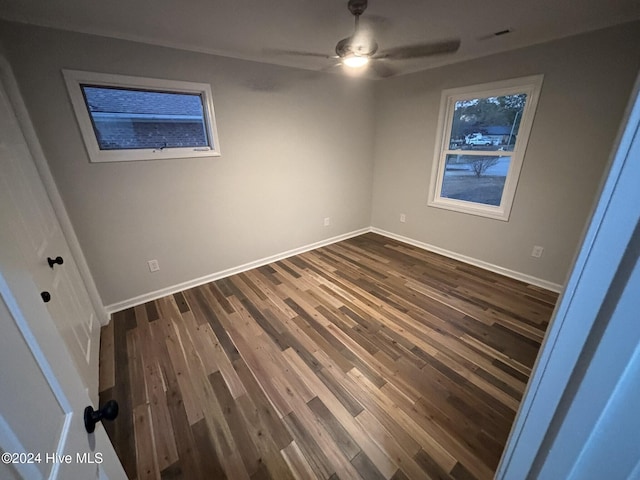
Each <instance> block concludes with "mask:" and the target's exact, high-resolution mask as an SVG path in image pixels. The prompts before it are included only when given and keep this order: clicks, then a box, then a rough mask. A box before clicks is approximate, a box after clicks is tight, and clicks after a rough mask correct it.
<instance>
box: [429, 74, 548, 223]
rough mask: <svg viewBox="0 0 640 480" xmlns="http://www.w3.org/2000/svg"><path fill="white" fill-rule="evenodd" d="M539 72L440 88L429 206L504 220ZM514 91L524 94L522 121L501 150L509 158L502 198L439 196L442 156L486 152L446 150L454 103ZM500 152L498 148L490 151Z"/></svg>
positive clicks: (528, 130) (532, 110)
mask: <svg viewBox="0 0 640 480" xmlns="http://www.w3.org/2000/svg"><path fill="white" fill-rule="evenodd" d="M542 80H543V75H533V76H530V77H520V78H514V79H510V80H503V81H498V82H491V83H485V84H480V85H473V86H469V87H461V88H452V89H447V90H443V91H442V97H441V100H440V114H439V118H438V129H437V131H436V142H435V143H436V145H435V153H434V160H433V167H432V172H431V181H430V185H429V199H428V202H427V204H428V205H429V206H431V207H437V208H444V209H446V210H453V211H456V212H462V213H468V214H473V215H479V216H483V217H489V218H494V219H497V220H502V221H505V222H506V221H508V220H509V215H510V214H511V207H512V205H513V199H514V197H515V192H516V186H517V184H518V179H519V177H520V170H521V169H522V162H523V159H524V154H525V151H526V148H527V143H528V142H529V135H530V133H531V127H532V125H533V119H534V116H535V111H536V107H537V105H538V98H539V97H540V90H541V88H542ZM516 93H526V94H527V102H526V104H525V108H524V110H523V112H522V120H521V121H520V128H519V131H518V138H517V140H516V144H515V147H514V150H513V152H506V151H505V152H503V153H504V154H505V155H504V156H507V154H508V155H509V156H510V157H511V162H510V164H509V172H508V173H507V178H506V179H505V185H504V190H503V192H502V199H501V203H500V205H499V206H493V205H483V204H480V203H474V202H468V201H463V200H456V199H452V198H446V197H442V196H440V191H441V187H442V182H443V179H444V168H445V159H446V156H447V154H464V155H487V153H489V152H487V151H480V150H478V151H465V150H463V151H460V150H449V149H448V148H447V147H448V146H449V145H450V143H449V140H450V136H451V124H452V120H453V113H454V108H455V104H456V102H457V101H459V100H464V99H470V98H484V97H491V96H503V95H511V94H516ZM494 153H495V154H498V155H499V154H500V153H501V152H500V151H496V152H494Z"/></svg>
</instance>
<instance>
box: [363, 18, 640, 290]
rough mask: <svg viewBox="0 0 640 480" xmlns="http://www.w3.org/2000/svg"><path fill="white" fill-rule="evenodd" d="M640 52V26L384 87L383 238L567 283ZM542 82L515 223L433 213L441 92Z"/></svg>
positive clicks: (377, 207) (377, 187) (379, 137)
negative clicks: (522, 80) (535, 78)
mask: <svg viewBox="0 0 640 480" xmlns="http://www.w3.org/2000/svg"><path fill="white" fill-rule="evenodd" d="M639 44H640V24H639V23H633V24H626V25H623V26H619V27H615V28H611V29H607V30H602V31H599V32H595V33H591V34H587V35H581V36H576V37H571V38H567V39H564V40H560V41H556V42H552V43H547V44H541V45H538V46H534V47H529V48H526V49H521V50H517V51H513V52H509V53H504V54H499V55H494V56H490V57H486V58H482V59H479V60H474V61H469V62H464V63H460V64H457V65H451V66H446V67H442V68H438V69H435V70H429V71H425V72H420V73H417V74H412V75H407V76H402V77H397V78H392V79H390V80H387V81H384V82H379V83H377V86H376V112H377V116H376V120H377V123H376V135H375V139H376V144H375V150H374V151H375V168H374V188H373V213H372V223H373V226H375V227H378V228H380V229H383V230H386V231H389V232H393V233H396V234H398V235H403V236H406V237H409V238H412V239H414V240H418V241H420V242H424V243H427V244H431V245H434V246H437V247H440V248H444V249H446V250H449V251H453V252H455V253H458V254H462V255H466V256H469V257H472V258H474V259H478V260H481V261H484V262H488V263H491V264H493V265H497V266H499V267H502V268H506V269H510V270H513V271H516V272H519V273H524V274H526V275H531V276H534V277H537V278H541V279H543V280H547V281H550V282H553V283H558V284H562V283H564V280H565V277H566V275H567V273H568V269H569V267H570V264H571V261H572V259H573V254H574V251H575V248H576V246H577V244H578V242H579V240H580V237H581V234H582V231H583V228H584V225H585V222H586V220H587V217H588V215H589V212H590V210H591V207H592V205H593V201H594V197H595V195H596V193H597V190H598V185H599V182H600V179H601V176H602V174H603V172H604V170H605V167H606V165H607V162H608V158H609V155H610V151H611V148H612V143H613V141H614V138H615V135H616V133H617V130H618V127H619V124H620V119H621V116H622V113H623V111H624V108H625V105H626V103H627V101H628V98H629V94H630V92H631V88H632V85H633V82H634V80H635V77H636V75H637V72H638V67H639V66H640V54H639V51H638V45H639ZM540 73H542V74H544V83H543V86H542V92H541V96H540V101H539V103H538V109H537V114H536V118H535V121H534V125H533V129H532V132H531V137H530V140H529V147H528V149H527V152H526V155H525V158H524V163H523V167H522V172H521V175H520V181H519V183H518V189H517V192H516V196H515V200H514V204H513V209H512V211H511V217H510V220H509V221H508V222H503V221H500V220H493V219H487V218H482V217H477V216H472V215H468V214H463V213H458V212H452V211H449V210H443V209H438V208H434V207H428V206H427V195H428V186H429V178H430V175H431V168H432V162H433V157H434V142H435V130H436V126H437V121H438V109H439V103H440V95H441V91H442V90H443V89H446V88H454V87H460V86H467V85H474V84H479V83H483V82H491V81H495V80H503V79H508V78H514V77H519V76H525V75H533V74H540ZM400 213H405V214H406V215H407V222H406V223H400V221H399V216H400ZM534 245H542V246H543V247H544V248H545V251H544V255H543V256H542V258H540V259H535V258H533V257H531V249H532V247H533V246H534Z"/></svg>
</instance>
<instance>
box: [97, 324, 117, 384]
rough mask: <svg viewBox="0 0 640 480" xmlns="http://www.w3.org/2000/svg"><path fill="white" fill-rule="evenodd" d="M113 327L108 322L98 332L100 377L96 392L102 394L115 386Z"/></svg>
mask: <svg viewBox="0 0 640 480" xmlns="http://www.w3.org/2000/svg"><path fill="white" fill-rule="evenodd" d="M113 325H114V322H109V323H108V324H107V325H106V326H105V327H103V328H102V330H101V332H100V355H99V357H100V360H99V362H100V377H99V382H98V383H99V385H98V391H99V392H104V391H105V390H107V389H109V388H113V387H114V386H115V384H116V371H115V369H116V365H115V358H114V356H115V352H114V346H113Z"/></svg>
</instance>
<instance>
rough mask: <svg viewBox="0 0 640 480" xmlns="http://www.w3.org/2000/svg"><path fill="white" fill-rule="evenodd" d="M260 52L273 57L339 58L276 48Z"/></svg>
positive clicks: (324, 54)
mask: <svg viewBox="0 0 640 480" xmlns="http://www.w3.org/2000/svg"><path fill="white" fill-rule="evenodd" d="M262 52H263V53H266V54H275V55H297V56H300V57H316V58H339V57H338V56H337V55H327V54H326V53H316V52H303V51H299V50H281V49H278V48H265V49H263V50H262Z"/></svg>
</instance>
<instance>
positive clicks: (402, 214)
mask: <svg viewBox="0 0 640 480" xmlns="http://www.w3.org/2000/svg"><path fill="white" fill-rule="evenodd" d="M400 221H401V222H402V223H404V222H406V221H407V216H406V215H405V214H404V213H401V214H400Z"/></svg>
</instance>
